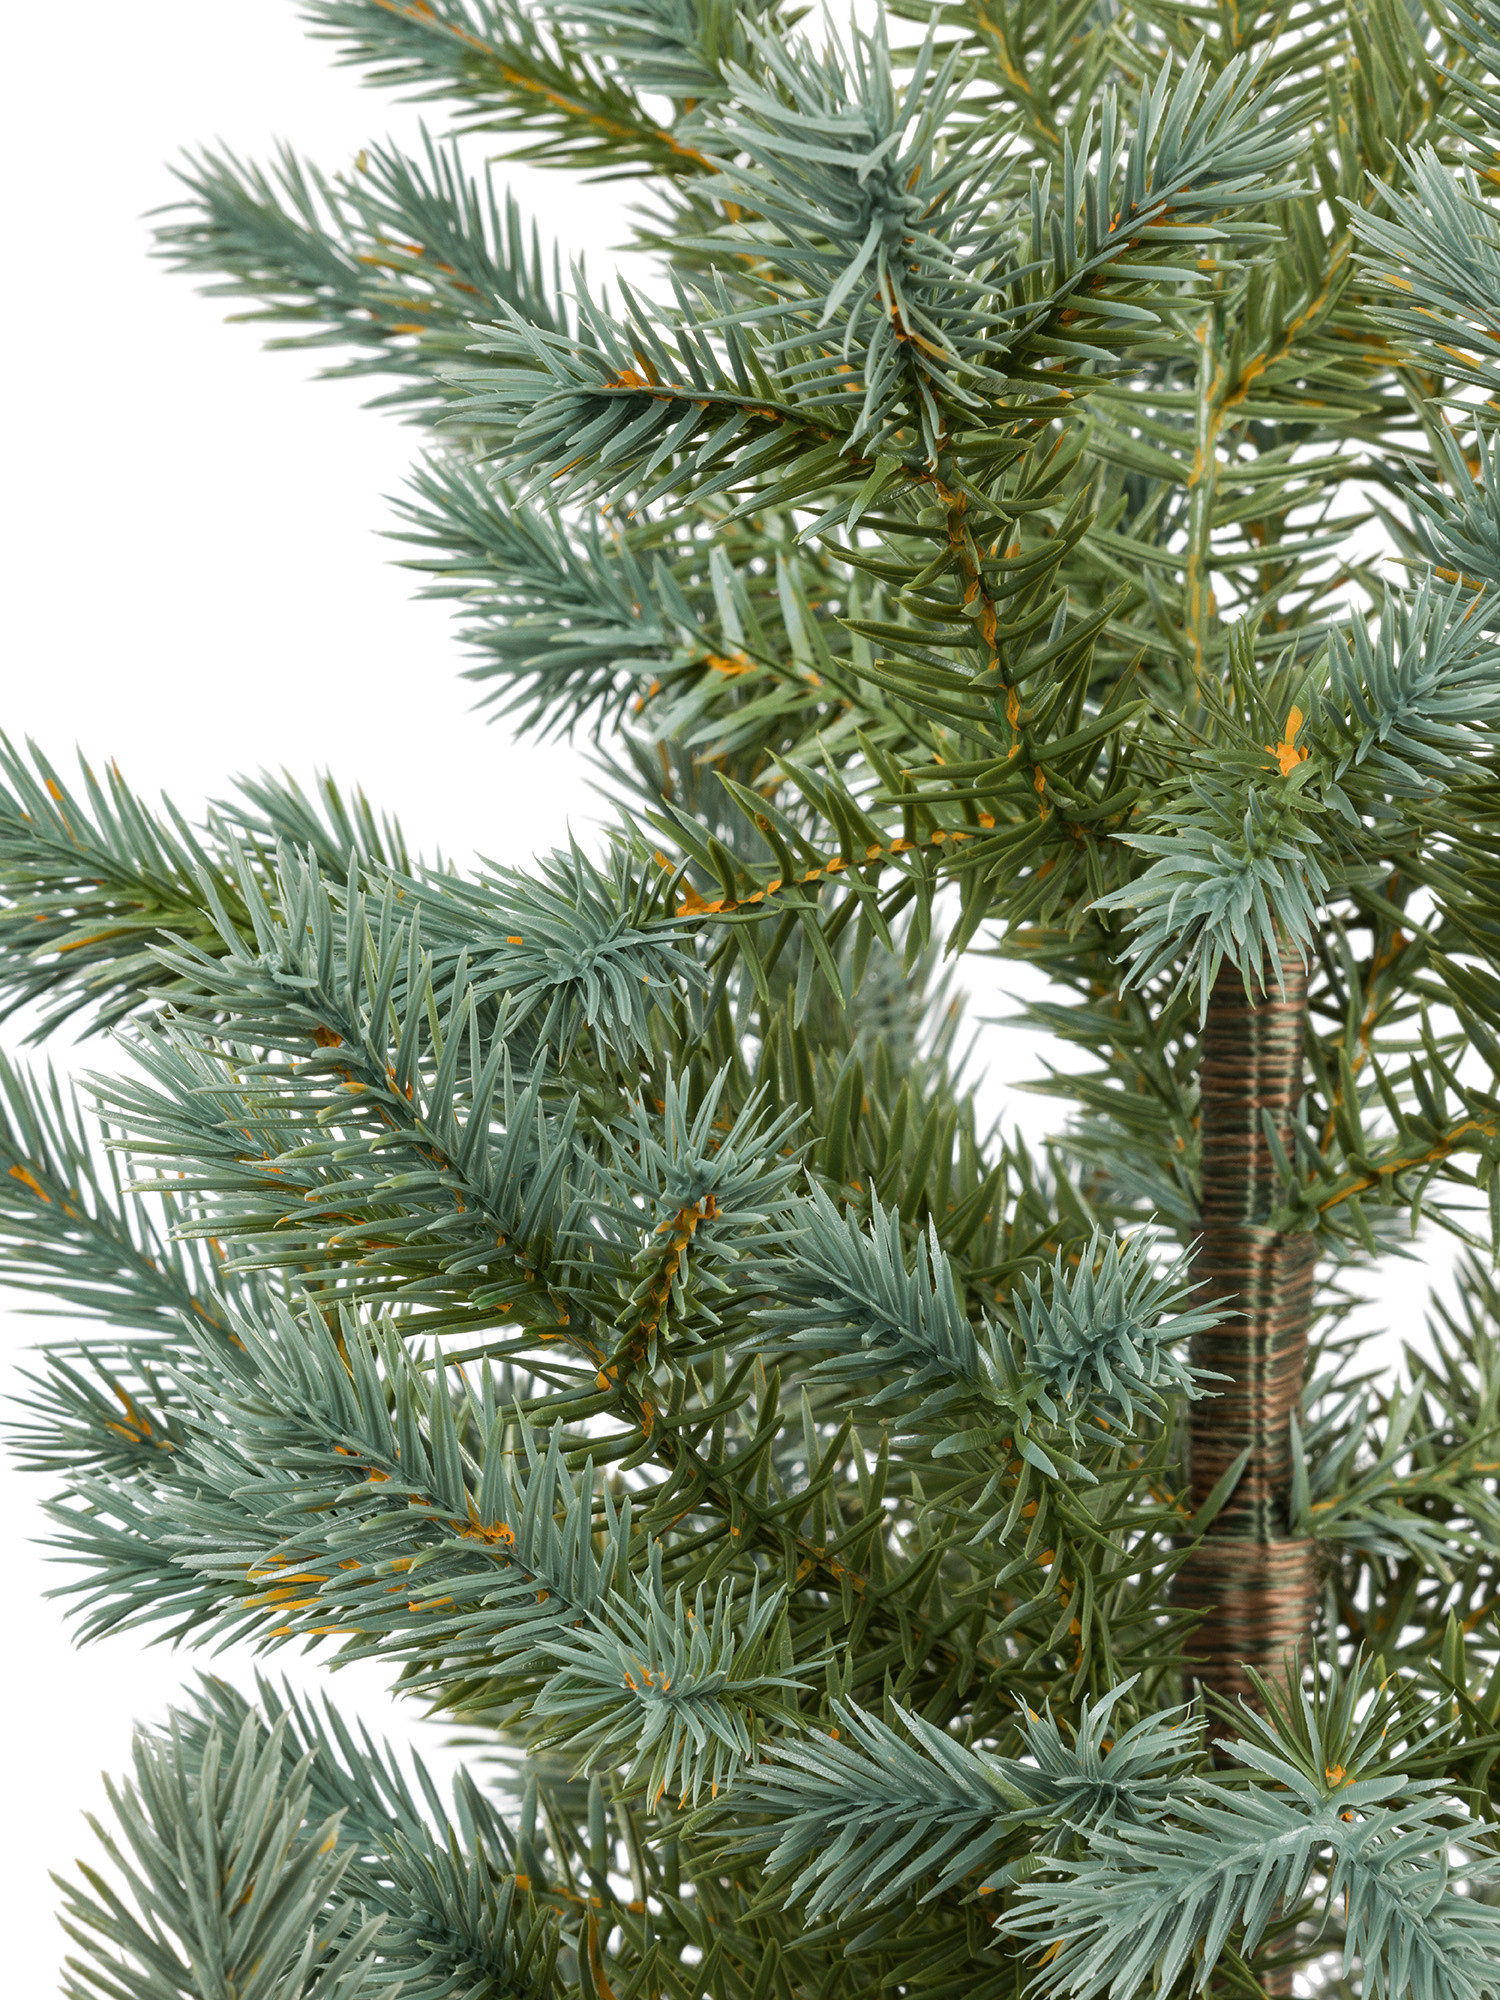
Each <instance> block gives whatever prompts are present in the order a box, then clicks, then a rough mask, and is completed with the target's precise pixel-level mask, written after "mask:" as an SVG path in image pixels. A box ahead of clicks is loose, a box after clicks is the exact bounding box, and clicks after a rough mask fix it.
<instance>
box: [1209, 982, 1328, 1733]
mask: <svg viewBox="0 0 1500 2000" xmlns="http://www.w3.org/2000/svg"><path fill="white" fill-rule="evenodd" d="M1306 1018H1307V973H1306V970H1305V968H1304V967H1303V964H1302V962H1301V959H1300V957H1299V956H1298V954H1297V953H1296V952H1295V951H1290V950H1289V951H1286V952H1284V953H1283V956H1282V961H1281V985H1280V987H1279V988H1278V986H1277V984H1276V982H1275V981H1274V980H1273V981H1272V982H1271V985H1270V991H1269V992H1266V991H1264V990H1258V991H1257V992H1256V993H1255V995H1254V997H1253V998H1251V997H1250V996H1247V994H1246V992H1245V986H1244V981H1243V979H1242V977H1241V975H1240V973H1239V971H1238V970H1237V969H1236V968H1235V967H1233V966H1226V967H1225V968H1224V969H1223V971H1222V972H1221V973H1220V975H1219V978H1218V980H1217V982H1216V984H1215V986H1214V989H1213V993H1212V995H1211V996H1210V1000H1209V1009H1208V1019H1207V1021H1206V1023H1205V1025H1204V1032H1203V1046H1202V1056H1201V1062H1200V1069H1199V1084H1200V1093H1201V1095H1200V1118H1201V1133H1202V1197H1201V1228H1202V1234H1201V1238H1200V1242H1199V1247H1198V1252H1197V1257H1196V1260H1195V1272H1196V1275H1197V1277H1198V1278H1199V1279H1200V1280H1201V1281H1202V1283H1203V1290H1202V1291H1201V1292H1200V1293H1199V1294H1198V1296H1199V1297H1200V1298H1203V1299H1221V1300H1224V1301H1226V1302H1232V1303H1233V1305H1234V1306H1235V1308H1236V1310H1235V1311H1234V1313H1233V1316H1232V1317H1231V1318H1229V1319H1226V1320H1224V1321H1223V1322H1222V1323H1221V1324H1220V1325H1218V1326H1217V1327H1215V1328H1213V1329H1212V1330H1211V1331H1210V1332H1207V1333H1202V1334H1199V1335H1197V1336H1196V1338H1195V1339H1194V1342H1193V1362H1194V1365H1195V1366H1196V1367H1200V1368H1205V1369H1213V1370H1214V1371H1215V1372H1216V1373H1218V1374H1219V1375H1221V1376H1225V1377H1227V1378H1228V1379H1227V1380H1225V1381H1221V1382H1218V1383H1216V1384H1215V1385H1214V1391H1215V1393H1214V1394H1212V1395H1210V1396H1207V1397H1205V1398H1203V1399H1202V1400H1201V1401H1200V1402H1198V1403H1197V1404H1195V1405H1194V1407H1193V1411H1192V1416H1191V1420H1190V1421H1191V1430H1190V1471H1191V1481H1192V1489H1191V1490H1192V1504H1193V1506H1194V1507H1195V1508H1196V1507H1200V1506H1201V1505H1202V1504H1203V1503H1204V1501H1205V1500H1206V1499H1207V1498H1208V1496H1209V1494H1210V1493H1211V1492H1212V1491H1213V1488H1214V1486H1215V1484H1216V1483H1217V1481H1218V1480H1219V1479H1220V1477H1221V1476H1222V1474H1223V1473H1224V1472H1225V1471H1226V1470H1227V1469H1228V1468H1229V1467H1230V1466H1231V1465H1232V1464H1233V1462H1234V1461H1235V1459H1236V1458H1238V1457H1239V1455H1240V1453H1241V1452H1242V1451H1244V1450H1245V1449H1246V1448H1248V1449H1249V1452H1250V1457H1249V1459H1248V1461H1247V1463H1246V1465H1245V1469H1244V1471H1243V1473H1242V1474H1241V1475H1240V1478H1239V1480H1238V1483H1237V1484H1236V1486H1235V1489H1234V1492H1233V1494H1232V1495H1231V1497H1230V1499H1229V1501H1228V1502H1227V1504H1226V1505H1225V1507H1224V1508H1223V1510H1222V1512H1221V1513H1220V1514H1219V1516H1218V1518H1217V1519H1216V1520H1215V1522H1214V1523H1213V1525H1212V1527H1211V1529H1210V1531H1209V1534H1208V1536H1207V1537H1206V1539H1205V1540H1204V1542H1203V1544H1202V1545H1201V1546H1200V1547H1199V1548H1198V1549H1196V1550H1195V1551H1194V1552H1193V1554H1192V1555H1191V1556H1190V1557H1189V1559H1188V1561H1187V1563H1186V1564H1185V1566H1184V1567H1183V1569H1182V1570H1181V1571H1180V1572H1179V1574H1178V1577H1177V1582H1176V1588H1175V1592H1174V1595H1175V1600H1176V1602H1177V1603H1179V1604H1181V1605H1183V1606H1186V1607H1191V1608H1193V1609H1196V1610H1200V1611H1201V1612H1202V1614H1203V1616H1202V1621H1201V1623H1200V1624H1199V1626H1198V1628H1197V1631H1196V1632H1195V1633H1194V1635H1193V1637H1192V1640H1191V1641H1190V1647H1189V1650H1190V1652H1191V1653H1192V1655H1193V1656H1194V1657H1195V1658H1196V1659H1197V1660H1198V1661H1199V1662H1200V1663H1201V1664H1200V1665H1199V1668H1198V1671H1199V1674H1200V1677H1201V1678H1202V1680H1203V1683H1204V1685H1205V1687H1206V1688H1207V1689H1209V1690H1210V1691H1211V1692H1213V1693H1216V1694H1219V1695H1221V1696H1224V1697H1228V1698H1233V1697H1235V1696H1238V1695H1246V1696H1248V1695H1249V1693H1250V1684H1249V1682H1248V1680H1247V1679H1246V1676H1245V1673H1244V1668H1245V1666H1246V1665H1250V1666H1254V1667H1257V1668H1259V1669H1260V1671H1261V1672H1263V1673H1275V1672H1278V1671H1279V1670H1280V1668H1281V1665H1282V1661H1283V1659H1284V1657H1285V1656H1286V1654H1287V1653H1288V1652H1289V1651H1290V1650H1291V1649H1293V1648H1294V1647H1301V1648H1303V1650H1304V1651H1305V1649H1306V1641H1307V1636H1308V1632H1309V1630H1310V1627H1311V1623H1312V1617H1313V1611H1314V1608H1315V1604H1316V1599H1317V1578H1316V1573H1315V1567H1314V1560H1313V1544H1312V1542H1311V1541H1310V1540H1308V1539H1306V1538H1305V1537H1297V1536H1293V1535H1292V1534H1291V1532H1290V1529H1291V1523H1290V1519H1289V1513H1288V1504H1289V1496H1290V1492H1291V1484H1292V1464H1291V1425H1290V1421H1289V1419H1290V1417H1291V1415H1292V1412H1293V1411H1294V1410H1295V1409H1296V1407H1297V1401H1298V1397H1299V1395H1300V1392H1301V1388H1302V1378H1303V1371H1304V1367H1305V1363H1306V1358H1307V1333H1308V1323H1309V1320H1310V1318H1311V1314H1312V1295H1313V1280H1314V1276H1315V1267H1316V1262H1317V1246H1316V1243H1315V1241H1314V1239H1313V1238H1312V1237H1310V1236H1289V1235H1285V1234H1283V1233H1281V1232H1279V1231H1277V1230H1275V1229H1274V1228H1272V1227H1271V1223H1270V1217H1271V1215H1272V1214H1273V1212H1274V1210H1275V1207H1276V1205H1277V1201H1278V1198H1279V1187H1278V1180H1277V1174H1276V1168H1275V1163H1274V1160H1273V1157H1272V1151H1271V1146H1270V1143H1269V1140H1268V1137H1267V1133H1266V1125H1267V1122H1269V1123H1270V1125H1271V1126H1272V1127H1273V1128H1274V1129H1275V1131H1276V1132H1277V1134H1278V1135H1279V1137H1280V1139H1281V1141H1282V1143H1283V1144H1284V1145H1286V1146H1287V1147H1288V1148H1290V1127H1291V1118H1292V1113H1293V1111H1294V1109H1295V1106H1296V1102H1297V1099H1298V1097H1299V1096H1300V1094H1301V1091H1302V1043H1303V1034H1304V1030H1305V1025H1306Z"/></svg>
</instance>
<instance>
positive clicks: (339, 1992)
mask: <svg viewBox="0 0 1500 2000" xmlns="http://www.w3.org/2000/svg"><path fill="white" fill-rule="evenodd" d="M283 1733H284V1731H283V1730H282V1729H281V1728H278V1729H276V1730H273V1731H272V1732H271V1734H270V1735H269V1736H266V1735H265V1734H264V1732H263V1731H262V1730H261V1729H260V1727H259V1726H258V1723H257V1721H256V1719H254V1718H252V1717H247V1718H246V1722H245V1725H244V1727H243V1728H242V1729H241V1730H240V1732H239V1734H238V1736H237V1738H235V1739H232V1740H231V1741H229V1742H226V1741H225V1739H224V1738H223V1737H222V1736H221V1735H220V1734H219V1732H218V1731H217V1730H214V1731H212V1732H210V1734H209V1736H208V1739H207V1741H206V1742H205V1743H204V1745H203V1747H202V1753H201V1756H200V1758H199V1760H198V1763H197V1768H196V1769H195V1770H191V1771H190V1770H189V1769H187V1768H185V1760H184V1759H183V1757H182V1754H181V1746H180V1744H179V1743H178V1742H176V1741H175V1740H174V1739H173V1738H172V1737H170V1736H169V1737H166V1738H161V1737H151V1736H148V1735H147V1734H145V1732H144V1731H143V1732H141V1733H140V1734H139V1735H137V1737H136V1741H135V1772H136V1780H135V1783H134V1784H133V1785H131V1784H126V1785H125V1786H123V1787H121V1788H120V1789H118V1790H117V1789H116V1788H115V1786H114V1785H112V1784H110V1782H109V1781H108V1780H107V1779H106V1781H105V1783H106V1789H107V1790H108V1793H109V1801H110V1805H111V1807H112V1809H113V1811H114V1815H115V1818H116V1819H117V1820H118V1821H119V1823H120V1827H121V1831H122V1832H123V1834H124V1836H125V1847H124V1848H121V1847H120V1846H118V1845H117V1844H116V1842H115V1840H114V1839H113V1838H112V1837H111V1836H110V1835H109V1834H107V1833H106V1832H105V1831H104V1829H103V1828H102V1827H100V1826H99V1825H98V1823H97V1822H92V1823H93V1825H94V1830H95V1832H96V1833H97V1834H98V1835H99V1838H100V1839H101V1841H103V1843H104V1846H105V1851H106V1853H107V1854H108V1856H109V1859H110V1860H111V1862H112V1863H113V1864H114V1866H115V1868H116V1870H117V1871H118V1872H119V1873H120V1874H121V1875H123V1876H124V1878H125V1883H126V1894H127V1895H128V1896H129V1898H130V1900H129V1901H127V1900H126V1896H124V1895H122V1894H121V1893H120V1892H119V1891H118V1890H116V1889H115V1888H114V1887H113V1886H112V1885H111V1884H110V1882H109V1881H108V1880H107V1879H106V1878H105V1877H104V1876H102V1875H100V1874H99V1873H98V1872H97V1871H96V1870H95V1869H92V1868H89V1867H85V1868H84V1871H83V1873H84V1880H85V1882H86V1883H87V1885H88V1887H87V1889H80V1888H75V1887H73V1886H72V1885H69V1884H64V1885H63V1887H64V1893H65V1896H66V1899H67V1900H66V1904H65V1915H64V1917H63V1924H64V1927H65V1929H66V1930H67V1931H68V1934H69V1935H70V1936H71V1937H72V1938H73V1939H74V1940H75V1941H76V1942H77V1943H78V1944H79V1945H81V1946H82V1947H83V1948H84V1950H86V1951H87V1952H88V1953H89V1957H90V1959H91V1960H92V1963H89V1962H87V1961H84V1960H80V1959H70V1960H69V1963H68V1974H69V1976H68V1979H67V1983H66V1986H65V1988H64V1991H65V1992H66V1993H67V1994H68V1995H69V2000H84V1996H94V1995H99V1994H103V1995H105V1996H107V2000H130V1997H131V1996H140V2000H169V1996H171V2000H175V1996H177V1995H179V1994H183V1995H188V1996H191V2000H207V1996H208V1995H209V1994H211V1993H215V1992H218V1993H223V1992H233V1993H237V1994H243V1995H244V1996H245V2000H354V1997H355V1995H356V1994H358V1993H361V1992H365V1991H368V1990H369V1987H368V1984H367V1982H368V1980H369V1978H370V1975H371V1973H372V1972H373V1970H374V1964H375V1954H376V1946H377V1939H378V1936H379V1931H380V1920H379V1918H378V1917H376V1918H373V1919H371V1918H366V1917H364V1916H363V1914H362V1913H361V1912H360V1911H358V1910H357V1909H356V1907H355V1905H354V1904H353V1903H352V1902H349V1901H347V1900H345V1901H341V1902H339V1901H335V1896H336V1894H337V1892H338V1890H339V1888H340V1885H341V1883H342V1880H343V1877H344V1875H345V1873H346V1872H347V1869H348V1861H349V1857H348V1856H347V1855H343V1856H341V1855H339V1854H338V1853H336V1852H335V1851H334V1849H335V1848H336V1846H337V1842H338V1821H337V1819H336V1818H335V1819H331V1820H326V1821H325V1822H324V1823H323V1824H322V1825H321V1826H309V1825H308V1824H307V1812H308V1807H309V1803H310V1793H309V1789H308V1787H307V1785H306V1782H305V1779H306V1773H307V1763H306V1761H303V1762H299V1763H297V1764H294V1765H293V1766H292V1767H291V1768H290V1769H289V1770H288V1769H287V1768H286V1766H285V1763H284V1759H283V1753H282V1736H283ZM132 1901H133V1903H134V1905H135V1907H134V1909H132V1907H131V1902H132ZM116 1952H118V1953H120V1954H122V1956H121V1957H118V1958H117V1957H116V1956H115V1953H116Z"/></svg>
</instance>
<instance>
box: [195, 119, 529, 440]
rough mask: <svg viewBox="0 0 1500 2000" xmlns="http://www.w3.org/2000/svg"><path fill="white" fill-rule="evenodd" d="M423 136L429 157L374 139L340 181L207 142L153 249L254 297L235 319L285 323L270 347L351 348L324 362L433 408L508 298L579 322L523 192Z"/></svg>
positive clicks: (444, 399)
mask: <svg viewBox="0 0 1500 2000" xmlns="http://www.w3.org/2000/svg"><path fill="white" fill-rule="evenodd" d="M424 148H425V153H424V158H423V159H422V160H421V161H420V162H418V161H412V160H408V159H407V158H405V157H404V156H403V155H402V154H400V153H397V152H395V151H393V150H391V149H390V148H387V147H381V146H373V147H370V148H367V149H366V150H365V151H364V152H362V153H361V154H360V156H359V158H358V160H357V161H356V163H355V166H354V169H353V171H352V172H350V173H347V174H340V175H338V176H337V177H336V178H334V179H331V180H330V179H329V178H328V177H327V176H326V175H324V174H323V173H321V172H320V171H319V170H318V169H317V168H316V167H313V166H307V165H305V164H304V163H303V162H302V161H301V160H299V159H298V158H297V156H296V154H295V153H293V152H291V151H290V150H289V149H283V150H282V152H281V153H280V154H279V155H278V157H277V160H276V163H275V165H274V166H273V167H271V168H269V169H267V168H264V167H258V166H247V165H246V164H244V163H243V162H242V161H240V160H239V159H237V158H236V157H235V156H234V154H232V153H213V152H204V153H201V154H199V155H197V156H195V157H192V158H190V160H189V161H188V163H187V164H186V165H184V166H183V167H180V168H179V169H178V171H177V177H178V179H179V180H180V181H181V182H182V184H183V186H184V188H185V189H186V190H187V196H188V198H187V199H186V200H185V201H182V202H179V203H177V204H175V205H174V206H173V207H171V208H168V209H166V210H164V211H162V213H163V214H164V215H167V216H177V217H180V218H182V219H180V220H173V221H163V222H161V223H160V224H159V225H158V227H157V231H156V241H157V246H158V254H159V255H160V256H161V257H163V258H164V259H165V260H166V262H167V263H168V264H169V265H170V266H171V267H172V269H173V270H176V271H183V272H187V273H189V274H190V275H193V276H202V275H210V274H211V275H213V277H214V282H213V283H210V284H208V285H205V286H204V291H205V292H206V294H207V296H208V297H210V298H228V299H248V300H254V301H259V302H260V303H259V304H257V305H256V306H255V307H254V308H253V309H252V310H250V311H248V312H245V313H243V314H240V315H237V316H238V317H241V318H244V319H248V320H250V321H252V322H261V323H269V324H271V325H273V326H285V327H288V328H290V329H291V330H290V331H289V332H286V333H281V334H278V335H277V336H276V338H275V339H274V340H272V341H271V342H270V343H269V344H270V345H271V346H273V347H316V348H327V347H344V348H347V347H352V348H353V349H354V356H353V358H352V359H350V360H348V361H346V362H343V363H341V364H335V365H333V366H330V367H329V368H328V369H327V370H326V371H325V372H326V373H328V374H330V375H373V374H390V375H394V376H395V377H396V378H397V382H398V385H399V386H398V387H397V388H395V389H393V390H391V391H389V392H388V393H387V394H386V395H385V396H384V397H382V398H381V399H380V400H381V401H382V402H384V403H387V404H391V405H394V406H396V407H398V408H402V409H408V410H411V411H412V412H413V413H414V415H415V416H416V417H417V418H419V419H422V418H426V419H428V420H430V419H431V417H432V416H433V415H434V414H435V413H437V412H440V411H441V410H442V408H443V407H444V406H445V404H446V403H448V402H450V401H451V399H452V391H451V389H450V388H448V387H447V386H446V385H445V382H444V380H443V374H444V371H445V370H446V369H448V368H450V367H452V365H453V364H454V363H455V362H456V361H458V360H460V359H461V358H462V357H463V355H465V354H466V353H467V351H468V350H469V348H470V347H471V346H472V345H473V338H474V336H473V332H472V328H473V326H474V324H475V322H479V323H484V322H486V321H491V320H494V319H497V318H499V317H500V316H501V314H502V313H503V312H504V311H506V310H507V309H509V310H512V311H515V312H518V313H520V314H521V315H522V316H523V318H525V319H526V321H527V322H528V323H529V324H532V325H536V326H539V327H542V328H543V329H545V330H546V331H547V332H549V333H554V334H556V333H565V332H566V331H567V329H568V324H569V321H568V312H567V306H566V303H565V300H564V297H563V292H562V282H561V270H560V268H557V259H556V257H554V270H553V272H552V274H551V276H550V277H549V275H548V274H547V272H546V271H545V268H544V265H543V261H542V249H541V241H540V238H539V236H538V234H537V231H536V228H535V226H534V225H533V227H532V229H531V231H530V236H529V240H528V234H527V231H526V229H525V227H524V225H523V224H522V221H521V215H520V210H519V209H518V207H517V206H516V203H515V200H514V198H513V197H510V196H506V197H505V198H504V199H503V200H502V198H501V197H500V195H499V193H498V191H497V190H496V188H495V185H494V182H493V178H492V177H491V176H489V175H488V174H487V175H486V177H485V179H484V180H483V182H480V181H477V180H475V179H474V178H473V177H471V176H470V175H468V174H466V173H465V172H464V170H463V166H462V164H461V161H460V158H459V154H458V151H457V149H456V148H455V147H453V146H448V147H441V146H438V145H436V144H435V143H434V142H433V141H432V139H431V138H429V137H426V135H424Z"/></svg>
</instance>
